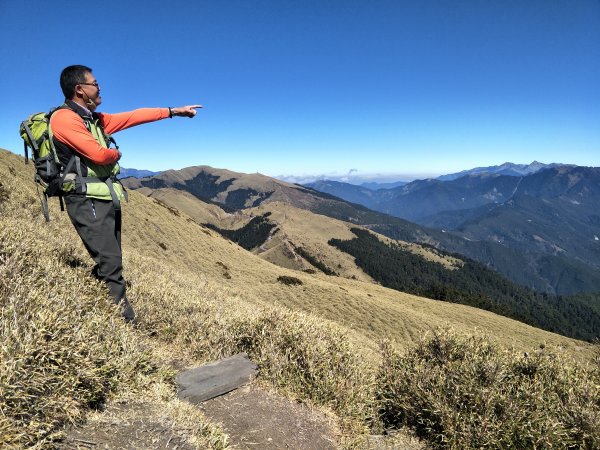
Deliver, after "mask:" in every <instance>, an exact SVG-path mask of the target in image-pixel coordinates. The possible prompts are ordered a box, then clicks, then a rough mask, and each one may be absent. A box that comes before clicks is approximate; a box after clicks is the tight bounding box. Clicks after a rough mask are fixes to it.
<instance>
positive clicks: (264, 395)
mask: <svg viewBox="0 0 600 450" xmlns="http://www.w3.org/2000/svg"><path fill="white" fill-rule="evenodd" d="M197 407H198V408H200V410H201V411H202V412H203V413H204V414H205V416H206V417H207V418H208V419H210V420H211V421H212V422H214V423H219V424H221V425H222V427H223V429H224V431H225V433H226V434H227V435H228V436H229V444H230V446H231V448H234V449H261V450H262V449H265V450H269V449H278V450H279V449H297V450H309V449H315V450H317V449H318V450H328V449H335V435H334V432H333V429H332V428H331V427H330V425H329V422H328V420H327V418H326V417H324V416H323V415H322V414H320V413H319V412H317V411H314V410H311V409H310V408H308V407H307V406H305V405H302V404H298V403H294V402H292V401H290V400H288V399H287V398H285V397H282V396H280V395H277V394H274V393H271V392H268V391H266V390H264V389H262V388H260V387H259V386H258V385H256V384H251V385H247V386H244V387H241V388H239V389H236V390H234V391H232V392H230V393H228V394H226V395H223V396H220V397H217V398H214V399H212V400H208V401H206V402H204V403H202V404H200V405H197ZM152 408H153V406H152V405H147V404H134V405H128V404H126V405H111V406H109V407H108V408H107V409H106V410H105V411H103V412H101V413H92V414H91V415H90V417H89V418H88V420H87V422H86V423H85V424H83V425H81V426H78V427H74V428H71V429H69V430H68V431H67V436H66V438H65V440H64V441H63V442H62V443H61V444H59V445H58V446H57V448H59V449H61V450H62V449H94V450H96V449H103V450H104V449H110V450H131V449H140V450H142V449H143V450H154V449H169V450H194V449H195V446H193V445H190V444H189V442H188V441H187V439H186V438H185V432H183V433H182V432H181V430H177V429H176V428H174V427H173V425H172V424H170V423H169V422H168V419H166V418H165V417H164V416H163V415H161V412H160V411H153V410H152Z"/></svg>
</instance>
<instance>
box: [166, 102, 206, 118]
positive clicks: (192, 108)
mask: <svg viewBox="0 0 600 450" xmlns="http://www.w3.org/2000/svg"><path fill="white" fill-rule="evenodd" d="M196 108H203V106H202V105H188V106H180V107H179V108H171V114H172V115H173V117H175V116H179V117H190V118H192V117H194V116H195V115H196Z"/></svg>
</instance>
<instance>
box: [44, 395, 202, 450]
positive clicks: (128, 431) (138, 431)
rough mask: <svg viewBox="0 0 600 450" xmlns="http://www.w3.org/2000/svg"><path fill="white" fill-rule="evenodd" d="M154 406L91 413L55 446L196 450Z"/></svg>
mask: <svg viewBox="0 0 600 450" xmlns="http://www.w3.org/2000/svg"><path fill="white" fill-rule="evenodd" d="M151 408H152V406H150V405H143V404H135V405H113V406H110V407H109V408H107V409H106V410H105V411H103V412H102V413H95V414H92V415H91V417H90V418H89V419H88V421H87V422H86V423H85V424H84V425H82V426H78V427H74V428H71V429H69V430H68V431H67V436H66V438H65V440H64V441H63V442H62V443H60V444H59V445H57V447H56V448H58V449H61V450H63V449H65V450H66V449H69V450H71V449H80V450H83V449H94V450H100V449H102V450H108V449H110V450H131V449H140V450H142V449H144V450H151V449H170V450H195V447H194V446H192V445H190V444H189V443H188V442H187V440H186V439H185V437H184V436H182V435H180V434H179V433H178V432H177V430H174V429H173V428H172V427H170V426H169V425H168V424H166V423H165V422H164V421H161V420H160V419H159V418H158V417H157V415H158V414H156V411H152V410H151Z"/></svg>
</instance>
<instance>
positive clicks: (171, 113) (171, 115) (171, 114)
mask: <svg viewBox="0 0 600 450" xmlns="http://www.w3.org/2000/svg"><path fill="white" fill-rule="evenodd" d="M172 118H173V109H172V108H171V107H170V106H169V119H172Z"/></svg>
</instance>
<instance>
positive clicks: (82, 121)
mask: <svg viewBox="0 0 600 450" xmlns="http://www.w3.org/2000/svg"><path fill="white" fill-rule="evenodd" d="M60 87H61V89H62V91H63V94H64V96H65V103H64V105H63V106H61V107H60V108H59V109H57V110H56V111H55V112H54V113H53V114H52V116H51V118H50V134H51V136H52V140H53V143H54V146H55V148H56V153H57V156H58V159H59V160H60V163H61V165H62V166H63V167H64V168H65V170H64V172H65V173H66V176H65V180H66V181H69V182H70V183H69V185H70V186H71V189H70V190H69V191H68V193H67V194H66V195H65V197H64V198H65V204H66V208H67V213H68V215H69V218H70V219H71V222H72V223H73V225H74V226H75V229H76V230H77V233H78V234H79V236H80V237H81V239H82V241H83V243H84V245H85V247H86V249H87V250H88V252H89V254H90V256H91V257H92V258H93V259H94V261H95V262H96V265H95V266H94V269H93V271H92V273H93V275H94V276H96V278H98V279H100V280H102V281H104V282H105V283H106V284H107V285H108V289H109V291H110V293H111V295H112V297H113V299H114V301H115V303H116V304H118V305H119V306H120V308H121V313H122V314H123V317H124V318H125V320H126V321H128V322H130V321H133V320H134V318H135V313H134V311H133V308H132V306H131V304H130V303H129V301H128V300H127V296H126V293H125V280H124V279H123V273H122V272H123V263H122V254H121V200H122V199H123V198H125V195H126V194H125V191H124V189H123V187H122V186H121V184H120V183H119V181H118V180H117V178H116V177H117V175H118V174H119V164H118V163H117V161H119V159H120V158H121V152H120V151H119V150H118V148H110V146H111V142H112V143H114V140H113V139H112V137H111V136H110V135H112V134H113V133H116V132H117V131H121V130H124V129H126V128H129V127H133V126H136V125H140V124H143V123H147V122H154V121H157V120H162V119H166V118H171V117H176V116H179V117H190V118H191V117H194V116H195V115H196V108H202V106H201V105H189V106H182V107H179V108H141V109H136V110H134V111H130V112H123V113H118V114H106V113H97V112H96V109H97V108H98V106H100V104H101V103H102V97H101V96H100V85H99V84H98V81H97V80H96V78H95V77H94V75H93V74H92V69H90V68H89V67H86V66H80V65H77V66H69V67H67V68H65V69H64V70H63V71H62V73H61V75H60Z"/></svg>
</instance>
